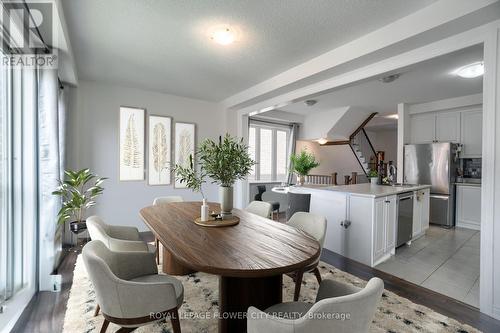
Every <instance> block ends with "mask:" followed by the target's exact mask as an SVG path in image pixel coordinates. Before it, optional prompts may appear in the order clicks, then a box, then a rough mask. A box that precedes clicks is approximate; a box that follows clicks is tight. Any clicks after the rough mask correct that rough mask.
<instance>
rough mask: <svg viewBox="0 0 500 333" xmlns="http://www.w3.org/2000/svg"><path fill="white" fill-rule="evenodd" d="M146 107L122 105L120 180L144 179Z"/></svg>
mask: <svg viewBox="0 0 500 333" xmlns="http://www.w3.org/2000/svg"><path fill="white" fill-rule="evenodd" d="M145 116H146V109H141V108H134V107H128V106H121V107H120V142H119V144H120V181H134V180H144V148H145V145H144V135H145V131H144V127H145V126H144V125H145Z"/></svg>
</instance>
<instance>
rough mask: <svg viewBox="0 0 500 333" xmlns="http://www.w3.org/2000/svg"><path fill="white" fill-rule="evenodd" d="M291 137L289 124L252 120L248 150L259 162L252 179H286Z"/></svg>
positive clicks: (252, 173)
mask: <svg viewBox="0 0 500 333" xmlns="http://www.w3.org/2000/svg"><path fill="white" fill-rule="evenodd" d="M289 139H290V128H289V126H287V125H279V124H272V123H266V122H263V121H262V122H261V121H256V120H250V128H249V130H248V147H249V148H248V152H249V154H250V156H251V157H252V159H253V160H255V161H256V163H257V164H256V165H255V166H254V167H253V169H252V172H251V173H250V176H249V179H250V180H260V181H280V182H284V181H286V177H287V170H288V169H287V168H288V147H289V142H288V141H289Z"/></svg>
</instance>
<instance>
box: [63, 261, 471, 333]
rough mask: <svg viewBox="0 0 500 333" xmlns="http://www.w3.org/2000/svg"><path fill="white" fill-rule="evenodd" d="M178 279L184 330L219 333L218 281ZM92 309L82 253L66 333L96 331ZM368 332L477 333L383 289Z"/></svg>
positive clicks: (340, 276) (308, 284)
mask: <svg viewBox="0 0 500 333" xmlns="http://www.w3.org/2000/svg"><path fill="white" fill-rule="evenodd" d="M320 271H321V275H322V277H323V279H335V280H337V281H342V282H344V283H349V284H352V285H355V286H358V287H363V286H364V285H365V284H366V281H363V280H361V279H358V278H357V277H355V276H353V275H350V274H348V273H345V272H343V271H340V270H338V269H336V268H334V267H332V266H330V265H328V264H325V263H321V265H320ZM180 279H181V280H182V283H183V285H184V289H185V292H184V304H183V305H182V307H181V309H180V311H179V313H180V317H181V329H182V331H183V332H185V333H191V332H200V333H209V332H210V333H212V332H217V319H214V318H208V319H207V318H206V317H211V316H213V314H214V313H217V311H218V305H217V304H218V289H217V288H218V280H217V277H216V276H214V275H209V274H205V273H196V274H192V275H189V276H185V277H181V278H180ZM283 282H284V287H283V301H291V300H292V299H293V287H294V284H293V281H292V280H291V279H290V278H288V277H287V276H285V277H284V281H283ZM304 283H305V284H303V286H302V291H301V299H300V300H301V301H307V302H312V301H313V300H314V299H315V297H316V292H317V288H318V284H317V281H316V279H315V277H314V275H313V274H305V275H304ZM95 306H96V302H95V293H94V290H93V288H92V284H91V283H90V281H89V279H88V278H87V272H86V271H85V266H84V264H83V259H82V257H81V255H80V256H78V259H77V261H76V266H75V272H74V278H73V286H72V287H71V292H70V297H69V300H68V306H67V311H66V317H65V319H64V332H66V333H87V332H89V333H90V332H99V329H100V328H101V324H102V322H103V317H102V315H99V316H97V317H93V314H94V310H95ZM200 316H201V317H203V316H204V318H200ZM190 318H191V319H190ZM117 329H118V327H117V326H114V325H113V324H111V325H110V326H109V328H108V330H107V332H115V331H116V330H117ZM136 332H155V333H156V332H158V333H169V332H172V329H171V326H170V322H166V323H156V324H151V325H147V326H144V327H141V328H139V329H138V330H137V331H136ZM371 332H387V333H395V332H398V333H399V332H428V333H435V332H457V333H467V332H479V331H478V330H476V329H474V328H472V327H470V326H468V325H464V324H461V323H459V322H458V321H456V320H454V319H451V318H448V317H446V316H443V315H441V314H439V313H437V312H435V311H433V310H431V309H429V308H427V307H424V306H421V305H418V304H415V303H412V302H410V301H409V300H407V299H405V298H402V297H399V296H397V295H396V294H394V293H392V292H390V291H387V290H385V291H384V294H383V296H382V300H381V302H380V304H379V307H378V309H377V312H376V313H375V318H374V319H373V323H372V326H371Z"/></svg>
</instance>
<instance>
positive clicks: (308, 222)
mask: <svg viewBox="0 0 500 333" xmlns="http://www.w3.org/2000/svg"><path fill="white" fill-rule="evenodd" d="M287 224H288V225H289V226H292V227H294V228H297V229H299V230H302V231H303V232H305V233H306V234H308V235H309V236H311V237H313V238H315V239H316V240H317V241H318V243H319V245H320V248H321V251H322V250H323V244H324V243H325V235H326V218H325V217H324V216H320V215H317V214H313V213H306V212H297V213H295V214H293V215H292V217H291V218H290V220H288V223H287ZM318 264H319V260H318V261H316V262H314V263H313V264H311V265H309V266H307V267H305V268H304V269H302V270H300V271H297V272H295V273H294V274H293V276H292V277H293V278H294V280H295V292H294V295H293V300H294V301H298V300H299V295H300V288H301V286H302V277H303V275H304V273H308V272H311V273H314V275H315V276H316V279H317V280H318V283H321V274H320V272H319V269H318Z"/></svg>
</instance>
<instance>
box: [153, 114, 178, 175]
mask: <svg viewBox="0 0 500 333" xmlns="http://www.w3.org/2000/svg"><path fill="white" fill-rule="evenodd" d="M148 120H149V122H148V184H149V185H169V184H170V183H171V172H170V170H171V156H172V118H170V117H164V116H149V117H148Z"/></svg>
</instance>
